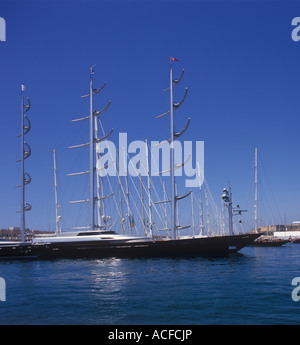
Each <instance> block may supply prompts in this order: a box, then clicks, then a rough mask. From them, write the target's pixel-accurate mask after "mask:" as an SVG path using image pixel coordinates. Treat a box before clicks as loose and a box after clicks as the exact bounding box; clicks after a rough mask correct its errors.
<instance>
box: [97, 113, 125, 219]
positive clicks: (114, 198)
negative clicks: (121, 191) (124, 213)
mask: <svg viewBox="0 0 300 345" xmlns="http://www.w3.org/2000/svg"><path fill="white" fill-rule="evenodd" d="M98 121H99V124H100V127H101V130H102V134H103V135H104V136H105V135H106V134H105V131H104V128H103V125H102V121H101V120H100V118H98ZM104 142H108V140H107V138H106V139H105V140H104ZM108 152H109V154H110V158H111V161H112V162H113V164H114V169H115V171H116V172H117V165H116V162H115V160H114V159H113V156H112V152H111V150H110V149H109V145H108ZM100 157H101V156H100ZM106 177H107V181H108V184H109V187H110V190H111V192H112V193H113V189H112V186H111V182H110V180H109V178H108V175H106ZM121 187H122V184H121ZM113 200H114V203H115V206H116V209H117V210H118V214H119V217H120V218H121V211H120V209H119V205H118V202H117V200H116V196H115V193H114V195H113Z"/></svg>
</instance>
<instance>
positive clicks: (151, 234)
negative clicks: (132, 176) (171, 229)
mask: <svg viewBox="0 0 300 345" xmlns="http://www.w3.org/2000/svg"><path fill="white" fill-rule="evenodd" d="M146 160H147V177H148V178H147V187H148V208H149V230H150V237H153V232H152V228H153V224H152V205H151V185H150V169H149V153H148V140H147V139H146Z"/></svg>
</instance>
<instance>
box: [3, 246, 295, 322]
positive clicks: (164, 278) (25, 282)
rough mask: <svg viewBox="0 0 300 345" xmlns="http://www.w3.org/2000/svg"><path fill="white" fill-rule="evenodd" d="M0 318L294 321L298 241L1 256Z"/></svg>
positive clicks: (137, 320)
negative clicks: (208, 252) (189, 254)
mask: <svg viewBox="0 0 300 345" xmlns="http://www.w3.org/2000/svg"><path fill="white" fill-rule="evenodd" d="M0 276H1V277H2V278H4V279H5V281H6V301H1V302H0V324H2V325H3V324H27V325H29V324H34V325H36V324H62V325H64V324H101V325H207V324H214V325H220V324H233V325H234V324H240V325H241V324H242V325H247V324H272V325H275V324H299V323H300V302H294V301H293V300H292V298H291V292H292V290H293V288H294V287H293V286H292V285H291V281H292V279H293V278H294V277H298V276H299V277H300V244H289V245H286V246H284V247H280V248H259V247H246V248H244V249H243V250H241V252H240V253H239V254H237V255H231V256H229V257H226V258H210V259H209V258H196V259H145V260H141V259H135V260H129V259H105V260H53V261H0Z"/></svg>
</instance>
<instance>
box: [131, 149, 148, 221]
mask: <svg viewBox="0 0 300 345" xmlns="http://www.w3.org/2000/svg"><path fill="white" fill-rule="evenodd" d="M127 158H129V159H130V157H129V155H128V153H127ZM129 161H130V163H131V165H132V167H133V169H135V172H136V173H137V172H138V171H137V170H136V167H134V165H133V163H132V161H131V160H129ZM130 180H131V183H132V185H133V187H134V189H135V191H136V193H137V195H138V198H139V199H140V202H141V203H142V202H143V201H142V198H141V196H140V194H139V192H138V190H137V188H136V186H135V184H134V182H133V179H132V176H131V175H130ZM129 196H130V197H131V199H132V201H133V203H134V206H135V208H136V211H137V213H138V215H139V218H140V220H141V222H143V219H142V216H141V215H140V212H139V210H138V209H137V206H136V203H135V201H134V199H133V198H132V195H131V194H129ZM147 216H148V217H149V214H147Z"/></svg>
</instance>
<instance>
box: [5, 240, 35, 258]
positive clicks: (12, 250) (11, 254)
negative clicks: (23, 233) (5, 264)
mask: <svg viewBox="0 0 300 345" xmlns="http://www.w3.org/2000/svg"><path fill="white" fill-rule="evenodd" d="M37 257H38V251H37V249H36V247H35V246H33V245H31V244H29V243H16V244H0V259H35V258H37Z"/></svg>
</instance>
